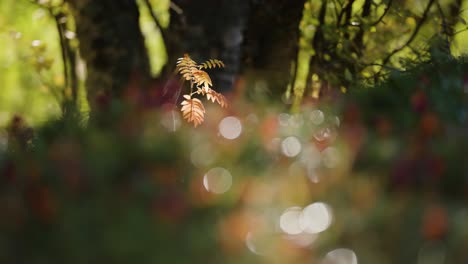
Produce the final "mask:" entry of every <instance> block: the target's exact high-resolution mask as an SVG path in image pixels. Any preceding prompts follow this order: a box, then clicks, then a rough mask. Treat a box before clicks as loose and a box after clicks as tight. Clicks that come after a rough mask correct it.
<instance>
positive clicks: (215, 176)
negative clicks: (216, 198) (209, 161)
mask: <svg viewBox="0 0 468 264" xmlns="http://www.w3.org/2000/svg"><path fill="white" fill-rule="evenodd" d="M231 185H232V176H231V173H230V172H229V171H228V170H226V169H224V168H213V169H211V170H209V171H208V172H207V173H206V174H205V176H204V177H203V186H204V187H205V189H206V190H207V191H209V192H212V193H216V194H222V193H225V192H227V191H228V190H229V189H230V188H231Z"/></svg>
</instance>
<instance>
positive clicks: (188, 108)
mask: <svg viewBox="0 0 468 264" xmlns="http://www.w3.org/2000/svg"><path fill="white" fill-rule="evenodd" d="M184 98H185V100H184V101H182V103H181V105H182V109H181V112H182V116H183V117H184V119H185V120H187V122H189V123H193V125H194V126H195V127H197V126H198V125H200V124H201V123H202V122H203V121H204V119H205V107H204V106H203V103H202V102H201V101H200V100H199V99H197V98H191V97H190V96H189V95H184Z"/></svg>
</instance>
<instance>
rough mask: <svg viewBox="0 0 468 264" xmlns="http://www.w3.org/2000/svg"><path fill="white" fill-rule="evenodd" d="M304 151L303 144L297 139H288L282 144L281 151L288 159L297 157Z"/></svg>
mask: <svg viewBox="0 0 468 264" xmlns="http://www.w3.org/2000/svg"><path fill="white" fill-rule="evenodd" d="M301 149H302V145H301V142H300V141H299V139H297V138H296V137H293V136H291V137H287V138H285V139H284V140H283V142H281V150H282V152H283V154H284V155H285V156H287V157H295V156H297V155H298V154H299V153H300V152H301Z"/></svg>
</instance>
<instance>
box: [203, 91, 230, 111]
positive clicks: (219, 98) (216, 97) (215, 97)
mask: <svg viewBox="0 0 468 264" xmlns="http://www.w3.org/2000/svg"><path fill="white" fill-rule="evenodd" d="M205 94H206V99H208V100H210V101H212V102H213V103H215V102H217V103H218V104H219V105H220V106H221V107H223V108H225V107H227V105H228V103H227V99H226V97H224V95H222V94H220V93H217V92H215V91H214V90H213V89H209V90H208V91H207V92H206V93H205Z"/></svg>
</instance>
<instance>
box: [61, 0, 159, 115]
mask: <svg viewBox="0 0 468 264" xmlns="http://www.w3.org/2000/svg"><path fill="white" fill-rule="evenodd" d="M68 2H69V3H70V4H71V6H72V8H73V12H74V16H75V20H76V27H77V37H78V40H79V42H80V45H79V49H80V53H81V56H82V57H83V58H84V60H85V61H86V65H87V80H86V87H87V92H88V101H89V103H90V107H91V113H92V114H93V113H94V112H95V111H96V110H97V111H99V109H100V108H101V107H103V105H104V107H105V104H106V102H108V101H109V100H110V98H121V97H122V96H123V92H124V91H125V89H126V88H127V86H128V85H129V81H134V79H138V80H139V81H140V82H139V85H140V86H145V85H147V84H148V81H149V80H150V67H149V59H148V55H147V51H146V48H145V45H144V38H143V35H142V33H141V30H140V26H139V11H138V7H137V3H136V1H135V0H99V1H92V0H69V1H68ZM133 84H134V82H132V85H133Z"/></svg>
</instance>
